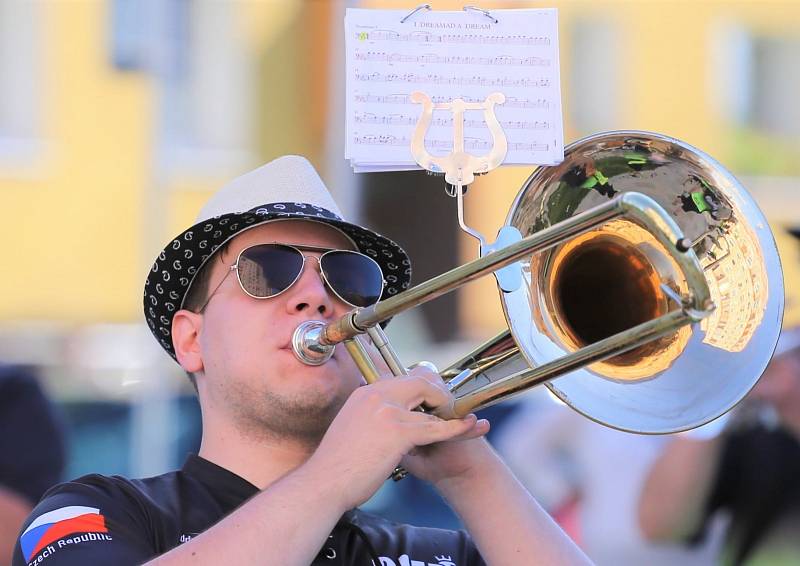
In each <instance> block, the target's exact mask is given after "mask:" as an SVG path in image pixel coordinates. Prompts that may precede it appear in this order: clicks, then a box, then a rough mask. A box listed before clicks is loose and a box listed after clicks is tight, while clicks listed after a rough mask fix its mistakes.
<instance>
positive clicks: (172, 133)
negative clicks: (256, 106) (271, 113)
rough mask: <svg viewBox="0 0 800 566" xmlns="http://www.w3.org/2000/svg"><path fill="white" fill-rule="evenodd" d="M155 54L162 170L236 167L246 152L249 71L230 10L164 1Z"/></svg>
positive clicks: (199, 1) (207, 1) (197, 0)
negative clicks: (159, 83) (164, 162)
mask: <svg viewBox="0 0 800 566" xmlns="http://www.w3.org/2000/svg"><path fill="white" fill-rule="evenodd" d="M161 6H163V12H162V18H163V21H162V25H161V30H162V32H161V33H162V34H163V37H162V39H163V41H162V42H161V45H162V49H163V52H162V53H160V54H159V60H160V62H161V65H160V71H161V73H160V75H161V79H162V87H163V91H162V94H163V98H162V108H161V112H162V113H161V126H162V135H163V139H164V142H165V147H164V149H165V152H166V158H167V165H168V166H172V167H177V168H181V167H182V166H186V168H191V169H193V170H196V169H197V167H198V166H201V167H203V166H208V167H212V168H239V167H240V166H243V165H249V155H250V151H251V150H252V147H253V140H254V137H255V136H254V128H253V126H254V123H255V121H254V120H253V101H252V95H253V93H254V92H255V90H256V89H255V84H254V77H255V76H256V74H257V73H256V70H255V69H254V68H253V67H254V62H253V60H252V57H251V56H249V54H248V52H247V50H246V47H247V43H246V41H245V39H244V37H243V34H242V33H241V30H239V29H238V24H239V23H240V20H241V14H240V13H239V9H238V8H237V5H236V4H235V3H228V2H217V1H214V0H194V1H191V2H189V1H186V0H170V1H168V2H164V3H163V4H161Z"/></svg>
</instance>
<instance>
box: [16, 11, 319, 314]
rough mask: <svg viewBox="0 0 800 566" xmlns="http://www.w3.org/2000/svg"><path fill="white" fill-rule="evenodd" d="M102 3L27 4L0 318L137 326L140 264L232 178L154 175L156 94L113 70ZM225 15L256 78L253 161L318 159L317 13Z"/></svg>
mask: <svg viewBox="0 0 800 566" xmlns="http://www.w3.org/2000/svg"><path fill="white" fill-rule="evenodd" d="M111 7H112V3H111V2H100V1H85V2H83V1H82V2H56V1H53V2H43V3H40V4H39V5H38V8H37V12H36V17H37V18H38V24H37V25H38V26H39V28H40V32H41V33H40V37H41V41H40V43H39V44H38V45H36V46H34V47H36V48H38V49H40V53H39V57H40V61H41V71H42V72H41V75H42V82H43V88H42V91H43V92H42V94H43V96H42V101H43V106H44V108H43V109H42V123H43V124H42V131H41V133H40V134H39V137H40V138H41V141H42V143H41V146H42V147H41V150H40V151H37V154H36V155H35V157H34V158H33V159H25V160H20V161H19V163H15V162H14V160H13V159H0V194H2V195H3V200H2V209H3V211H4V212H5V219H4V222H3V223H2V239H3V241H4V242H8V243H10V244H11V245H9V246H7V252H6V265H7V267H6V269H5V270H4V277H2V278H0V320H3V321H6V322H13V321H20V320H26V321H37V320H39V321H47V322H51V321H56V322H66V323H69V324H72V323H74V324H81V323H88V322H96V321H140V320H141V314H140V312H141V298H140V297H141V289H142V287H143V284H144V278H145V276H146V273H147V267H148V265H149V262H150V261H152V259H153V258H155V256H156V254H157V253H158V252H159V251H160V249H161V246H163V245H164V244H165V243H166V242H167V241H168V240H169V238H170V237H172V236H174V235H175V234H176V233H178V232H179V231H180V230H182V229H184V228H185V227H186V226H187V225H189V224H190V223H191V222H192V220H193V219H194V217H195V215H196V213H197V211H198V210H199V208H200V206H201V204H202V203H203V202H204V201H205V200H206V199H207V198H208V196H209V194H210V192H211V191H212V190H214V189H216V188H218V187H219V186H220V185H221V184H222V183H223V182H225V181H227V180H229V179H230V178H231V177H233V176H235V175H237V174H240V173H241V172H243V170H240V169H236V170H233V169H231V170H226V169H220V170H219V171H215V172H209V171H208V170H205V169H203V168H199V171H198V172H195V171H193V170H192V169H191V168H184V169H176V170H170V171H169V172H168V174H164V173H163V172H159V171H157V165H158V164H157V159H158V156H157V155H156V153H155V152H156V151H158V147H157V143H156V141H157V140H156V136H157V135H158V132H157V119H158V116H157V113H158V99H157V96H158V93H157V85H156V84H155V79H154V78H153V75H152V73H151V72H148V71H147V70H146V69H139V70H133V71H131V70H124V71H123V70H119V69H116V68H114V66H113V64H112V61H111V53H110V51H111V48H110V42H111V39H110V35H111V33H112V30H111V29H110V28H111V23H110V22H111V18H112V14H111V12H110V10H111ZM231 7H232V8H233V9H234V10H235V12H236V14H235V16H236V18H235V22H236V25H237V26H238V30H237V32H236V33H235V35H234V37H235V38H236V41H238V42H241V44H242V46H241V49H242V51H244V52H245V53H248V54H249V56H250V57H251V58H252V60H253V61H255V62H256V64H257V67H258V72H259V78H258V80H257V82H260V83H262V84H258V86H257V88H258V89H259V91H260V93H261V94H262V95H263V96H262V97H261V98H260V99H259V104H258V110H259V113H258V114H256V115H255V116H253V120H260V121H261V123H260V124H259V125H258V130H259V131H257V134H256V138H257V139H256V142H255V144H254V145H255V149H254V151H253V162H254V163H258V162H263V161H265V160H267V159H269V158H272V157H275V156H277V155H280V154H283V153H287V152H292V151H293V152H299V153H304V154H306V155H310V156H312V157H313V156H314V155H318V154H320V153H322V151H323V148H322V146H321V144H322V137H321V136H319V131H321V130H322V129H323V125H324V120H325V119H326V115H325V109H326V108H327V106H326V103H325V101H326V100H327V97H328V88H327V85H328V78H329V73H330V70H329V69H328V68H327V66H326V65H325V61H326V58H325V57H324V54H325V51H326V50H327V49H328V42H329V31H328V24H329V22H330V16H329V15H328V14H329V12H330V5H329V4H328V3H326V2H312V3H306V2H298V1H283V0H281V1H278V0H269V1H261V2H237V3H231ZM300 22H302V26H303V28H304V29H303V30H299V29H298V25H300ZM309 30H311V33H308V32H309ZM300 31H302V32H303V33H298V32H300ZM0 56H9V55H8V54H0ZM1 99H2V96H0V100H1ZM0 157H2V156H0Z"/></svg>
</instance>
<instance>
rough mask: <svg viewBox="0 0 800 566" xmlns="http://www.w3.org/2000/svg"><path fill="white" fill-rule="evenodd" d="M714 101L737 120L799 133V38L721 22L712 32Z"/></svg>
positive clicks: (776, 131)
mask: <svg viewBox="0 0 800 566" xmlns="http://www.w3.org/2000/svg"><path fill="white" fill-rule="evenodd" d="M711 37H712V46H711V50H710V53H711V56H712V59H711V69H710V70H711V73H710V75H711V77H712V80H713V82H714V89H713V90H714V98H715V100H714V101H713V104H714V105H715V106H717V107H718V108H719V109H720V111H721V112H722V114H723V116H724V118H726V119H727V120H728V121H729V122H731V123H732V124H735V125H738V126H745V127H748V128H752V129H754V130H758V131H761V132H763V133H766V134H773V135H780V136H797V135H800V105H798V104H797V97H798V94H799V93H800V65H798V64H797V62H798V60H800V38H797V37H794V36H789V35H786V36H781V35H774V34H773V35H765V34H758V33H754V32H752V31H750V30H747V29H745V28H744V27H742V26H739V25H732V24H727V25H721V26H719V27H718V29H717V31H716V33H714V34H712V35H711Z"/></svg>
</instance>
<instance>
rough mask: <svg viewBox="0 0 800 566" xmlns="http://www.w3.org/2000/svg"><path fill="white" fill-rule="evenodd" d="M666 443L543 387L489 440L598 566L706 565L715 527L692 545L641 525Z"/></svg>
mask: <svg viewBox="0 0 800 566" xmlns="http://www.w3.org/2000/svg"><path fill="white" fill-rule="evenodd" d="M668 442H669V438H668V437H666V436H661V435H639V434H631V433H628V432H622V431H619V430H615V429H612V428H609V427H607V426H603V425H601V424H598V423H596V422H594V421H592V420H590V419H587V418H586V417H584V416H582V415H581V414H579V413H578V412H577V411H575V410H573V409H571V408H570V407H567V406H566V405H564V404H563V403H562V402H561V401H559V400H557V399H556V398H555V397H554V396H552V395H551V394H550V393H549V391H547V390H546V389H544V388H537V389H535V390H534V391H531V392H529V393H528V394H526V396H525V398H524V400H523V401H521V402H520V403H519V405H518V408H517V409H516V410H515V411H514V412H513V413H512V415H511V416H510V417H509V418H508V419H507V420H506V422H505V424H504V426H503V427H502V428H501V429H500V430H499V432H498V434H497V435H496V436H495V439H494V445H495V448H497V450H498V452H499V453H500V455H501V456H502V457H503V459H504V460H505V461H506V463H507V464H508V465H509V467H510V468H511V469H512V471H513V472H514V474H515V475H516V476H517V477H518V478H519V479H520V481H521V482H522V483H523V485H524V486H525V487H526V488H527V489H528V490H529V491H530V492H531V494H532V495H533V496H534V497H535V498H536V500H537V501H539V502H540V503H541V504H542V505H543V506H544V508H545V509H547V510H548V511H549V512H550V513H551V514H552V515H553V517H554V518H555V519H556V520H557V521H558V523H559V524H560V525H561V526H562V527H563V528H564V529H565V530H566V531H567V533H569V534H570V536H572V537H573V539H574V540H575V541H576V542H577V543H578V544H579V545H580V547H581V548H582V549H583V551H584V552H586V554H587V555H588V556H589V558H590V559H591V560H593V561H594V562H595V563H596V564H599V565H608V566H639V565H643V564H647V565H648V566H673V565H674V564H681V565H682V566H701V565H707V564H712V563H714V562H715V560H716V557H717V555H718V551H719V547H720V543H721V535H722V533H721V532H720V529H719V528H718V526H717V527H716V528H715V529H713V532H712V533H710V536H709V537H707V539H706V540H704V542H703V544H700V545H697V546H696V547H692V548H687V547H685V546H684V545H681V544H677V543H661V542H659V543H653V542H650V541H648V540H647V539H646V538H645V537H644V536H643V534H642V532H641V530H640V528H639V524H638V515H637V509H638V496H639V492H640V490H641V488H642V484H643V483H644V480H645V477H646V476H647V472H648V470H649V469H650V467H651V466H652V464H653V461H654V460H655V459H656V458H657V457H658V455H659V454H660V453H661V451H662V450H663V448H664V446H665V445H666V444H667V443H668Z"/></svg>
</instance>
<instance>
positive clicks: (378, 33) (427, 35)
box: [354, 29, 550, 47]
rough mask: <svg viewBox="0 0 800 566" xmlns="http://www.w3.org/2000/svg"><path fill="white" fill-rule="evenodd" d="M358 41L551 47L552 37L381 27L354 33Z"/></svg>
mask: <svg viewBox="0 0 800 566" xmlns="http://www.w3.org/2000/svg"><path fill="white" fill-rule="evenodd" d="M354 38H355V39H356V41H359V42H363V41H393V42H408V43H451V44H463V45H521V46H527V47H529V46H541V47H549V46H550V38H549V37H546V36H529V35H483V34H465V35H456V34H441V33H434V32H430V31H412V32H410V33H399V32H396V31H394V30H388V29H379V30H371V31H359V32H356V33H355V34H354Z"/></svg>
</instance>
